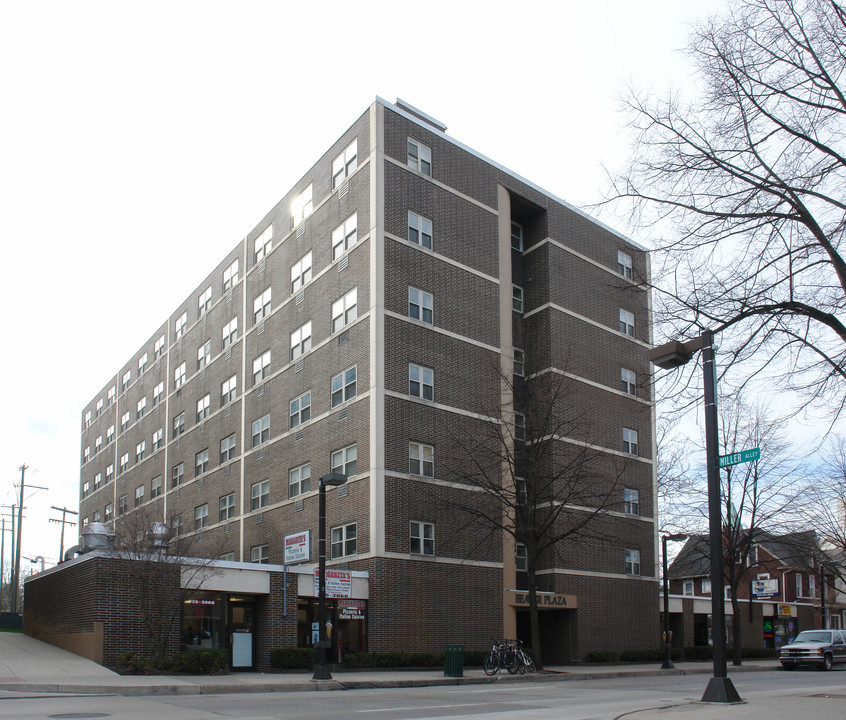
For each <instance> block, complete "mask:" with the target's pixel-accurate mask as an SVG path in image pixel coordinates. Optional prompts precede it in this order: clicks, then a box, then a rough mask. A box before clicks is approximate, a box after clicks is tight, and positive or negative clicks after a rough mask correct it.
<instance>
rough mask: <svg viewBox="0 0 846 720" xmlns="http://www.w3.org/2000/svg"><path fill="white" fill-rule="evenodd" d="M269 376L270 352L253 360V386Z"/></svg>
mask: <svg viewBox="0 0 846 720" xmlns="http://www.w3.org/2000/svg"><path fill="white" fill-rule="evenodd" d="M268 375H270V350H267V351H266V352H263V353H262V354H261V355H259V356H258V357H257V358H256V359H255V360H253V385H257V384H258V383H260V382H261V381H262V380H264V379H265V378H266V377H267V376H268Z"/></svg>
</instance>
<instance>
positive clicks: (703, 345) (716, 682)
mask: <svg viewBox="0 0 846 720" xmlns="http://www.w3.org/2000/svg"><path fill="white" fill-rule="evenodd" d="M697 350H700V351H701V352H702V372H703V390H704V396H705V397H704V399H705V456H706V457H705V461H706V466H707V470H708V532H709V535H710V555H711V634H712V636H713V642H714V646H713V651H714V675H713V677H712V678H711V680H710V681H709V682H708V686H707V687H706V688H705V693H704V694H703V695H702V702H740V701H741V699H740V695H739V694H738V692H737V690H736V689H735V687H734V684H733V683H732V681H731V680H730V679H729V677H728V669H727V668H726V636H725V631H724V628H725V598H724V596H723V592H722V588H723V527H722V525H723V523H722V513H721V508H720V469H719V466H718V460H717V455H718V449H719V437H718V432H717V388H716V386H717V382H716V368H715V362H714V333H713V331H712V330H703V331H702V334H701V335H699V337H696V338H694V339H693V340H690V341H688V342H686V343H682V342H678V341H676V340H674V341H672V342H668V343H665V344H664V345H659V346H658V347H656V348H653V349H652V350H651V351H650V353H649V360H650V362H651V363H652V364H653V365H656V366H657V367H660V368H663V369H665V370H667V369H671V368H677V367H680V366H682V365H685V364H686V363H688V362H690V359H691V358H692V357H693V353H695V352H696V351H697Z"/></svg>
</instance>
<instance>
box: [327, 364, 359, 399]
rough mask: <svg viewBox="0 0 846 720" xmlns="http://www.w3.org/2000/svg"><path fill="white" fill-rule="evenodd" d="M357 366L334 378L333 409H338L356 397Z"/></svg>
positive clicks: (332, 386) (332, 385)
mask: <svg viewBox="0 0 846 720" xmlns="http://www.w3.org/2000/svg"><path fill="white" fill-rule="evenodd" d="M356 373H357V366H355V365H353V366H352V367H351V368H347V369H346V370H344V372H342V373H338V374H337V375H335V377H333V378H332V384H331V388H332V407H337V406H338V405H340V404H341V403H345V402H346V401H347V400H352V399H353V398H354V397H355V396H356Z"/></svg>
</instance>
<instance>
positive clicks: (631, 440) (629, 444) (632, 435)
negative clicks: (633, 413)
mask: <svg viewBox="0 0 846 720" xmlns="http://www.w3.org/2000/svg"><path fill="white" fill-rule="evenodd" d="M623 452H624V453H628V454H629V455H637V430H632V429H631V428H623Z"/></svg>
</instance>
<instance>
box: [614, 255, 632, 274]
mask: <svg viewBox="0 0 846 720" xmlns="http://www.w3.org/2000/svg"><path fill="white" fill-rule="evenodd" d="M617 272H618V273H619V274H620V275H622V276H623V277H624V278H627V279H629V280H631V279H632V256H631V255H629V254H628V253H624V252H623V251H622V250H618V251H617Z"/></svg>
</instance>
